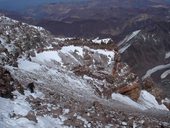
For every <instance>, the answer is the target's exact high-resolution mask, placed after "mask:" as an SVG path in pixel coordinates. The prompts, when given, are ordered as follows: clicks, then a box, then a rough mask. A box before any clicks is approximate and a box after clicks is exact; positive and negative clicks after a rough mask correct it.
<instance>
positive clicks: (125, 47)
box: [119, 44, 131, 53]
mask: <svg viewBox="0 0 170 128" xmlns="http://www.w3.org/2000/svg"><path fill="white" fill-rule="evenodd" d="M130 46H131V44H128V45H126V46H124V47H122V48H121V49H119V52H120V53H123V52H125V51H126V50H127V49H128V48H129V47H130Z"/></svg>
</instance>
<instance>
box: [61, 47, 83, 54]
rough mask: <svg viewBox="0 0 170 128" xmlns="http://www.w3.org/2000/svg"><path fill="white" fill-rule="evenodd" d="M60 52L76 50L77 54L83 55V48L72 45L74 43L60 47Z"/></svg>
mask: <svg viewBox="0 0 170 128" xmlns="http://www.w3.org/2000/svg"><path fill="white" fill-rule="evenodd" d="M61 52H63V53H74V52H76V53H77V54H78V55H80V56H83V48H82V47H78V46H74V45H70V46H64V47H62V49H61Z"/></svg>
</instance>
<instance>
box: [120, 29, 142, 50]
mask: <svg viewBox="0 0 170 128" xmlns="http://www.w3.org/2000/svg"><path fill="white" fill-rule="evenodd" d="M140 31H141V30H137V31H134V32H133V33H132V34H131V35H129V36H126V37H125V38H124V40H122V41H121V42H120V43H119V44H118V46H119V47H120V50H119V52H120V53H123V52H125V51H126V50H127V49H128V48H129V47H130V46H131V44H130V43H129V44H128V43H127V42H128V41H130V40H131V39H132V38H134V37H135V36H136V35H138V33H139V32H140Z"/></svg>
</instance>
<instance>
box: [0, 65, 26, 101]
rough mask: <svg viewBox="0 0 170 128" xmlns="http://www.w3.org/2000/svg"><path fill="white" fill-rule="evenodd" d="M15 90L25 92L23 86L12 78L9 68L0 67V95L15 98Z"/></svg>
mask: <svg viewBox="0 0 170 128" xmlns="http://www.w3.org/2000/svg"><path fill="white" fill-rule="evenodd" d="M14 90H18V92H20V93H21V94H24V88H23V86H22V85H21V84H20V83H19V82H18V81H17V80H14V79H13V78H12V76H11V74H10V72H9V71H8V70H6V69H4V68H2V67H0V96H1V97H5V98H13V94H12V91H14Z"/></svg>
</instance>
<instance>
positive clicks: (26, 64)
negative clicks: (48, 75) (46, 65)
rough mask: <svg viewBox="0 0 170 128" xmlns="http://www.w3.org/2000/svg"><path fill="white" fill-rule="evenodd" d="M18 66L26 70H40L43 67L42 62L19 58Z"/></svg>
mask: <svg viewBox="0 0 170 128" xmlns="http://www.w3.org/2000/svg"><path fill="white" fill-rule="evenodd" d="M17 62H18V68H19V69H23V70H25V71H29V72H31V71H34V70H39V69H40V68H42V66H41V65H40V64H37V63H34V62H31V61H28V60H26V59H18V61H17Z"/></svg>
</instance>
